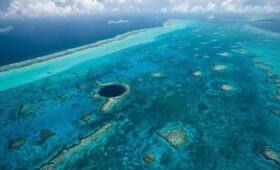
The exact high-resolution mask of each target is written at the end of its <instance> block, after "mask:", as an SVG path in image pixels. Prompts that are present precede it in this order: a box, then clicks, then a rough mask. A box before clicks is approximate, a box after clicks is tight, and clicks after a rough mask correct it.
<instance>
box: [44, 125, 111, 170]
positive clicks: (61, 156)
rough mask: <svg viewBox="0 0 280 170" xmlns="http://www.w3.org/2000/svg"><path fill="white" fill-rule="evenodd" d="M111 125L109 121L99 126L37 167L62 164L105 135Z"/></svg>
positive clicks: (52, 167) (47, 168) (51, 167)
mask: <svg viewBox="0 0 280 170" xmlns="http://www.w3.org/2000/svg"><path fill="white" fill-rule="evenodd" d="M113 126H114V125H113V123H112V122H109V123H107V124H105V125H103V126H102V127H101V128H99V129H98V130H97V131H95V132H93V133H92V134H90V135H89V136H87V137H84V138H82V139H80V143H79V144H74V145H73V146H71V147H69V148H63V149H61V150H60V151H59V152H58V153H57V154H56V155H55V156H54V157H53V158H52V159H51V160H50V161H48V162H47V163H46V164H44V165H42V166H41V167H40V168H39V169H40V170H49V169H56V168H58V166H59V165H60V164H63V163H65V162H66V161H67V158H69V157H71V156H73V155H74V154H76V153H77V152H79V151H81V150H82V149H83V148H85V147H87V146H88V145H90V144H91V143H93V142H95V141H96V140H98V139H99V138H100V137H101V136H102V135H105V134H106V133H107V132H108V131H109V130H110V129H112V128H113Z"/></svg>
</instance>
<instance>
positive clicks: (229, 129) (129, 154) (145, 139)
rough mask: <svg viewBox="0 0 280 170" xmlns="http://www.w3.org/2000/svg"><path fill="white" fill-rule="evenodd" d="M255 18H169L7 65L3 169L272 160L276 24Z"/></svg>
mask: <svg viewBox="0 0 280 170" xmlns="http://www.w3.org/2000/svg"><path fill="white" fill-rule="evenodd" d="M252 22H253V21H240V22H239V21H234V22H230V21H225V22H223V21H215V19H213V20H209V21H190V20H187V21H184V20H176V21H172V22H169V23H167V24H166V25H165V26H163V27H159V28H154V29H148V30H142V31H140V32H137V33H135V34H134V33H131V35H128V36H126V37H124V38H120V37H119V38H120V40H116V39H114V40H113V41H110V42H107V43H104V44H103V43H102V44H101V45H100V46H96V47H93V48H87V49H83V50H80V51H78V52H73V53H71V54H69V55H62V56H59V57H54V58H52V59H49V60H48V59H46V60H43V61H42V62H34V63H31V64H26V65H22V66H20V67H14V69H6V70H5V71H4V70H3V71H2V72H1V73H0V75H1V76H0V77H1V78H0V79H1V85H0V86H1V91H0V113H1V114H0V134H1V135H0V160H1V161H0V169H11V170H13V169H15V170H16V169H38V168H39V169H40V168H41V169H116V170H119V169H120V170H123V169H178V170H181V169H182V170H185V169H194V170H196V169H197V170H203V169H215V170H225V169H240V170H243V169H244V170H247V169H265V170H274V169H279V167H280V166H279V158H280V150H279V148H280V134H279V131H280V126H279V123H280V114H279V113H280V103H279V102H280V100H279V99H280V97H279V96H280V91H279V87H280V86H279V84H280V77H279V75H280V70H279V68H280V65H279V62H278V61H279V56H280V51H279V49H280V34H279V33H271V32H268V31H266V30H259V29H255V28H254V27H252V26H248V25H250V23H252ZM142 36H144V37H142ZM97 49H99V50H97ZM96 56H98V57H96ZM84 57H85V58H84ZM68 61H69V63H67V62H68ZM60 62H61V63H60ZM64 65H65V66H64ZM60 67H61V69H60ZM25 69H26V72H25V71H24V70H25ZM32 70H33V71H34V72H35V73H34V74H31V73H33V72H32ZM38 70H39V71H38ZM37 71H38V72H37ZM48 72H49V73H48ZM25 73H26V75H25ZM21 76H22V77H21ZM33 76H34V77H33ZM25 78H27V80H28V81H25V80H24V79H25ZM3 81H4V82H3ZM2 82H3V83H2ZM2 85H3V86H2ZM31 153H32V154H31Z"/></svg>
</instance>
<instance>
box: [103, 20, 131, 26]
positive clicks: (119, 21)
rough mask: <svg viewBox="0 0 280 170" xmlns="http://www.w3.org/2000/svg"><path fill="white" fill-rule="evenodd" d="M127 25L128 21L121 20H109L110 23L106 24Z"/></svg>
mask: <svg viewBox="0 0 280 170" xmlns="http://www.w3.org/2000/svg"><path fill="white" fill-rule="evenodd" d="M127 23H129V21H128V20H123V19H121V20H110V21H108V22H107V24H108V25H110V24H127Z"/></svg>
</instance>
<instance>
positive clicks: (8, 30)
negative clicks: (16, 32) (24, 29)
mask: <svg viewBox="0 0 280 170" xmlns="http://www.w3.org/2000/svg"><path fill="white" fill-rule="evenodd" d="M13 29H14V28H13V26H8V27H5V28H0V33H8V32H11V31H12V30H13Z"/></svg>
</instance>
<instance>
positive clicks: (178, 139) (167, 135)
mask: <svg viewBox="0 0 280 170" xmlns="http://www.w3.org/2000/svg"><path fill="white" fill-rule="evenodd" d="M157 134H158V135H159V136H160V137H162V138H163V139H164V140H166V141H167V142H168V143H169V144H170V145H171V146H173V147H174V148H177V149H178V148H180V147H181V146H182V145H184V144H186V143H187V142H188V139H187V136H186V134H185V132H184V130H183V129H182V128H177V129H171V130H168V131H166V132H158V133H157Z"/></svg>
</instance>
